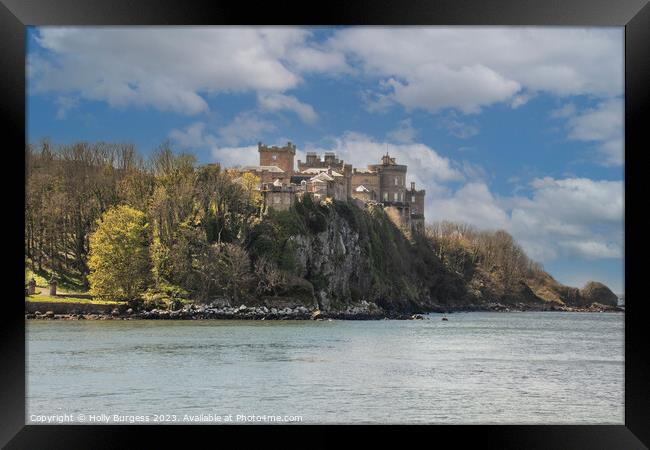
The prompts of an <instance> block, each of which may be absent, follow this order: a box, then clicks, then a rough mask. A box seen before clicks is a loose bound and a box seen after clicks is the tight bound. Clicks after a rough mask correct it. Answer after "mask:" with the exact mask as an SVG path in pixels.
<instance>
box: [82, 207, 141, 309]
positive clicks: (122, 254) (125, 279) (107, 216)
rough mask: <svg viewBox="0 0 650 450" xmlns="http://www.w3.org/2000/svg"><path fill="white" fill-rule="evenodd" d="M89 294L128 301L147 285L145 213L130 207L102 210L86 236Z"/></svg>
mask: <svg viewBox="0 0 650 450" xmlns="http://www.w3.org/2000/svg"><path fill="white" fill-rule="evenodd" d="M88 266H89V268H90V274H89V275H88V280H89V282H90V293H91V294H92V295H94V296H97V297H104V298H112V299H117V300H132V299H135V298H137V297H138V295H139V294H140V293H141V292H142V291H143V290H144V289H146V287H147V283H148V281H149V273H150V259H149V233H148V224H147V222H146V217H145V214H144V213H143V212H142V211H139V210H137V209H134V208H132V207H130V206H125V205H122V206H116V207H114V208H111V209H109V210H108V211H106V212H105V213H104V214H103V216H102V217H101V219H100V220H99V221H98V224H97V229H96V230H95V232H94V233H92V234H91V235H90V257H89V259H88Z"/></svg>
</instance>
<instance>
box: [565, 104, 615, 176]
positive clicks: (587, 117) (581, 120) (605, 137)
mask: <svg viewBox="0 0 650 450" xmlns="http://www.w3.org/2000/svg"><path fill="white" fill-rule="evenodd" d="M623 122H624V107H623V101H622V100H621V99H610V100H606V101H603V102H601V103H599V104H598V106H596V107H595V108H592V109H588V110H586V111H582V112H580V113H578V114H574V115H573V116H571V117H570V118H569V119H568V128H569V135H568V136H569V139H574V140H579V141H588V142H595V143H597V145H598V150H599V153H600V157H601V158H600V159H601V162H602V163H603V164H604V165H607V166H620V165H622V164H623V160H624V139H623Z"/></svg>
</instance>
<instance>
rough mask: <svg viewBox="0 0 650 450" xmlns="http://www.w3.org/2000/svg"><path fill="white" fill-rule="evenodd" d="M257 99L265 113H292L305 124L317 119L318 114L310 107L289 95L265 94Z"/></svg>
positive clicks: (261, 94) (259, 95)
mask: <svg viewBox="0 0 650 450" xmlns="http://www.w3.org/2000/svg"><path fill="white" fill-rule="evenodd" d="M257 99H258V102H259V105H260V107H261V108H262V109H263V110H266V111H281V110H289V111H293V112H295V113H296V114H297V115H298V117H300V120H302V121H303V122H305V123H314V122H315V121H316V120H317V119H318V114H316V111H314V108H313V107H312V106H311V105H308V104H306V103H302V102H301V101H299V100H298V99H297V98H296V97H293V96H291V95H284V94H279V93H268V92H267V93H260V94H258V96H257Z"/></svg>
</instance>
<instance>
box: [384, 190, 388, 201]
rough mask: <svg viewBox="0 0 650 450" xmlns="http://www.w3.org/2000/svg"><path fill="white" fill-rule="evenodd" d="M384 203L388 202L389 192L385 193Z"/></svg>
mask: <svg viewBox="0 0 650 450" xmlns="http://www.w3.org/2000/svg"><path fill="white" fill-rule="evenodd" d="M384 201H386V202H387V201H388V192H384Z"/></svg>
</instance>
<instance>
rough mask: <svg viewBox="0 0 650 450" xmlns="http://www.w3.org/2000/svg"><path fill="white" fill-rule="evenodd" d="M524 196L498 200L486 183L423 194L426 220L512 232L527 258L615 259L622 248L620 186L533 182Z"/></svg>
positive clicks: (594, 182) (570, 181)
mask: <svg viewBox="0 0 650 450" xmlns="http://www.w3.org/2000/svg"><path fill="white" fill-rule="evenodd" d="M530 187H531V188H532V192H531V193H530V195H528V196H515V197H496V196H494V195H493V194H492V193H491V192H490V189H489V187H488V185H487V184H486V183H484V182H476V181H472V182H469V183H467V184H465V185H463V186H461V187H460V188H459V189H457V190H456V191H451V192H450V191H447V192H445V191H443V190H439V191H438V192H437V194H434V195H433V196H431V197H429V196H427V207H426V208H427V211H426V214H427V218H428V220H436V221H439V220H452V221H460V222H466V223H470V224H472V225H474V226H476V227H478V228H481V229H498V228H502V229H505V230H506V231H508V232H510V233H511V234H512V235H513V236H514V237H515V238H516V239H517V241H518V242H519V243H520V244H521V245H522V247H523V248H524V250H525V251H526V252H527V253H528V255H529V256H530V257H532V258H533V259H536V260H538V261H542V262H543V261H551V260H554V259H557V258H559V257H561V256H565V257H566V256H573V257H579V258H584V259H596V258H617V257H621V255H622V248H623V233H622V225H623V212H624V211H623V183H622V182H614V181H597V180H590V179H586V178H566V179H552V178H542V179H536V180H534V181H533V182H531V183H530Z"/></svg>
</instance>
